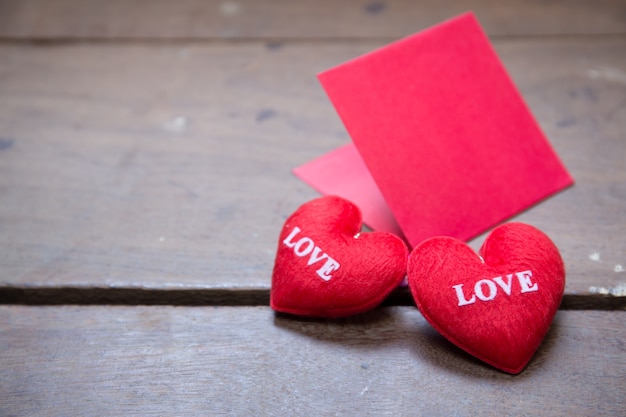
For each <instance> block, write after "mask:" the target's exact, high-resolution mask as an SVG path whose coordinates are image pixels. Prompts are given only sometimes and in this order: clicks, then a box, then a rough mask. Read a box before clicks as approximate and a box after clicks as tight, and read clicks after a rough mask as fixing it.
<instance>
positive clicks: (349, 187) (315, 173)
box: [293, 144, 403, 237]
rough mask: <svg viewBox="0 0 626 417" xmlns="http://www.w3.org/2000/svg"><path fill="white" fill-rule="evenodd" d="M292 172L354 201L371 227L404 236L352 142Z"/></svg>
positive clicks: (323, 192) (309, 182) (318, 186)
mask: <svg viewBox="0 0 626 417" xmlns="http://www.w3.org/2000/svg"><path fill="white" fill-rule="evenodd" d="M293 172H294V174H296V175H297V176H298V177H299V178H300V179H302V180H303V181H304V182H306V183H308V184H310V185H311V186H312V187H313V188H315V189H316V190H317V191H319V192H320V193H322V194H325V195H337V196H340V197H343V198H345V199H347V200H350V201H352V202H353V203H354V204H356V205H357V206H358V207H359V208H360V209H361V214H362V215H363V221H364V223H365V224H367V225H368V226H369V227H371V228H372V229H374V230H377V231H381V232H391V233H394V234H396V235H398V236H401V237H403V234H402V230H401V229H400V226H398V223H397V222H396V219H395V217H393V214H392V213H391V210H390V209H389V206H388V205H387V203H386V202H385V199H384V198H383V196H382V194H381V193H380V191H379V190H378V187H377V186H376V183H375V182H374V179H373V178H372V176H371V175H370V173H369V171H368V170H367V167H366V166H365V163H363V159H361V156H360V155H359V152H358V151H357V150H356V148H355V147H354V145H353V144H348V145H345V146H342V147H341V148H338V149H335V150H334V151H331V152H329V153H327V154H326V155H324V156H322V157H320V158H317V159H314V160H312V161H311V162H308V163H306V164H304V165H301V166H299V167H297V168H295V169H294V170H293Z"/></svg>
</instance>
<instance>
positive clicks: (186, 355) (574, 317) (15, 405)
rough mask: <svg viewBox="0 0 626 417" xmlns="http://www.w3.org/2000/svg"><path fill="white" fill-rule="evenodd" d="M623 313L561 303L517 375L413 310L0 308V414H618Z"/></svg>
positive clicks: (624, 358)
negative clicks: (339, 316)
mask: <svg viewBox="0 0 626 417" xmlns="http://www.w3.org/2000/svg"><path fill="white" fill-rule="evenodd" d="M625 315H626V312H571V311H566V312H563V311H562V312H559V313H557V316H556V319H555V322H554V323H553V326H552V329H551V330H550V332H549V333H548V335H547V337H546V339H545V340H544V343H543V344H542V346H541V347H540V348H539V350H538V352H537V353H536V355H535V357H534V358H533V359H532V360H531V362H530V364H529V365H528V367H527V368H526V369H525V370H524V371H523V372H522V373H521V374H520V375H517V376H511V375H508V374H505V373H502V372H500V371H497V370H495V369H493V368H491V367H489V366H487V365H484V364H482V363H481V362H478V361H477V360H474V359H473V358H471V357H470V356H468V355H467V354H465V353H464V352H462V351H460V350H459V349H457V348H456V347H454V346H453V345H451V344H450V343H448V342H447V341H446V340H445V339H443V338H442V337H440V336H439V335H438V334H437V333H435V331H434V330H433V329H432V328H431V327H430V326H429V325H428V324H427V323H426V322H425V321H424V319H423V318H422V316H421V315H420V314H419V313H418V312H417V310H416V309H414V308H410V307H394V308H385V309H377V310H375V311H373V312H371V313H368V314H365V315H360V316H356V317H353V318H350V319H345V320H339V321H325V320H324V321H315V320H313V321H311V320H298V319H294V318H290V317H286V316H282V315H275V314H274V313H272V312H271V310H269V308H263V307H257V308H229V307H221V308H212V307H209V308H180V307H171V308H169V307H110V306H108V307H107V306H101V307H48V308H43V307H18V306H0V322H1V323H3V325H2V326H1V327H0V364H1V366H0V414H1V415H3V416H12V415H46V416H65V417H69V416H83V415H94V416H95V415H97V416H113V415H115V416H119V415H142V416H152V415H154V416H156V415H188V416H194V415H198V416H200V415H201V416H206V415H268V416H271V415H276V416H284V415H302V416H304V415H346V416H348V415H350V416H351V415H354V416H356V415H359V416H361V415H383V416H387V415H388V416H399V415H403V416H405V415H429V416H450V415H476V414H480V415H484V416H502V415H510V416H517V415H543V416H563V415H594V416H595V415H597V416H602V415H615V416H620V415H623V411H624V409H626V402H625V399H624V389H625V385H624V375H625V373H626V355H624V346H623V341H624V338H625V337H626V327H625V326H624V319H625V318H626V317H625Z"/></svg>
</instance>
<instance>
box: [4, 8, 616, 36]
mask: <svg viewBox="0 0 626 417" xmlns="http://www.w3.org/2000/svg"><path fill="white" fill-rule="evenodd" d="M469 10H472V11H474V12H475V13H476V15H477V16H478V18H479V19H480V20H481V22H482V24H483V25H484V26H485V29H486V31H487V32H488V33H489V34H490V35H492V36H524V35H532V36H541V35H544V36H545V35H548V36H550V35H581V34H583V35H585V34H589V35H596V34H625V33H626V6H625V5H624V2H623V1H622V0H595V1H593V2H590V1H584V0H579V1H571V0H570V1H568V0H557V1H550V2H539V1H532V0H507V1H497V0H488V1H485V0H482V1H476V0H453V1H439V0H353V1H340V2H338V1H334V0H317V1H292V0H273V1H258V0H178V1H176V2H172V1H168V0H151V1H146V0H130V1H129V0H109V1H97V0H82V1H81V0H56V1H54V2H50V1H46V0H3V1H2V2H0V37H4V38H9V39H26V40H32V39H43V40H47V39H51V38H60V39H124V40H130V39H181V40H194V39H211V38H212V39H259V38H265V39H284V38H295V39H311V38H315V39H332V40H336V39H338V38H348V39H354V38H357V39H359V38H360V39H362V38H381V37H382V38H397V37H400V36H405V35H408V34H410V33H413V32H416V31H418V30H421V29H424V28H426V27H428V26H431V25H433V24H435V23H438V22H440V21H442V20H445V19H448V18H450V17H452V16H454V15H457V14H460V13H463V12H466V11H469Z"/></svg>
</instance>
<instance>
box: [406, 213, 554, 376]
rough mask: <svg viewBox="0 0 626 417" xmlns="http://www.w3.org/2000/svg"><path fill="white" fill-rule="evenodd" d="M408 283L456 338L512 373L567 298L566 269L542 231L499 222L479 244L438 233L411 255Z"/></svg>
mask: <svg viewBox="0 0 626 417" xmlns="http://www.w3.org/2000/svg"><path fill="white" fill-rule="evenodd" d="M408 281H409V286H410V288H411V293H412V294H413V298H414V299H415V303H416V304H417V307H418V308H419V309H420V311H421V312H422V314H423V315H424V317H425V318H426V320H428V321H429V322H430V324H431V325H432V326H433V327H434V328H435V329H437V331H439V333H441V334H442V335H443V336H444V337H446V338H447V339H448V340H450V341H451V342H452V343H454V344H455V345H457V346H458V347H460V348H461V349H463V350H465V351H467V352H468V353H470V354H471V355H473V356H475V357H477V358H479V359H481V360H482V361H484V362H487V363H488V364H490V365H492V366H494V367H496V368H498V369H501V370H503V371H505V372H508V373H511V374H517V373H519V372H521V371H522V369H523V368H524V367H525V366H526V364H527V363H528V361H529V360H530V358H531V357H532V356H533V354H534V353H535V351H536V350H537V348H538V347H539V345H540V344H541V341H542V339H543V337H544V336H545V334H546V333H547V331H548V328H549V327H550V323H551V322H552V319H553V317H554V315H555V314H556V311H557V309H558V307H559V304H560V302H561V298H562V297H563V290H564V288H565V267H564V265H563V260H562V259H561V255H560V254H559V251H558V249H557V248H556V246H555V245H554V243H552V241H551V240H550V238H548V236H546V235H545V234H544V233H543V232H541V231H540V230H538V229H536V228H534V227H532V226H528V225H526V224H522V223H508V224H505V225H502V226H500V227H497V228H496V229H494V230H493V232H492V233H491V234H490V235H489V237H487V239H486V240H485V242H484V244H483V246H482V247H481V249H480V257H479V256H477V255H476V253H475V252H474V251H473V250H472V249H471V248H470V247H469V246H467V245H466V244H465V243H463V242H461V241H459V240H456V239H453V238H449V237H435V238H432V239H429V240H426V241H424V242H422V243H421V244H420V245H419V246H417V247H416V248H415V249H414V250H413V252H412V253H411V255H410V256H409V263H408Z"/></svg>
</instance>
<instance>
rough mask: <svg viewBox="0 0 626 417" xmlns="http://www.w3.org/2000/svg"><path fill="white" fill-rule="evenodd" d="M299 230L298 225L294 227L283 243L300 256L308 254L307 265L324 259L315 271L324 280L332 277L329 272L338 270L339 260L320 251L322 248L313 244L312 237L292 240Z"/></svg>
mask: <svg viewBox="0 0 626 417" xmlns="http://www.w3.org/2000/svg"><path fill="white" fill-rule="evenodd" d="M301 231H302V230H301V229H300V228H299V227H297V226H296V227H294V228H293V230H292V231H291V233H289V236H287V237H286V238H285V240H283V243H284V244H285V245H286V246H287V247H288V248H292V249H293V253H295V254H296V256H298V257H300V258H302V257H305V256H307V255H309V260H308V262H307V266H311V265H315V264H316V263H318V262H320V261H323V260H324V259H325V260H326V262H324V264H323V265H322V266H321V267H320V268H319V269H318V270H317V271H315V272H316V273H317V275H319V277H320V278H322V279H323V280H324V281H329V280H330V279H331V278H332V275H331V274H332V273H333V272H335V271H336V270H338V269H339V267H340V266H341V265H339V262H337V261H336V260H334V259H333V258H331V257H330V256H328V254H327V253H325V252H322V249H321V248H320V247H319V246H317V245H315V242H313V239H311V238H310V237H302V238H300V239H299V240H298V241H294V239H295V237H296V235H297V234H298V233H300V232H301Z"/></svg>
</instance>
